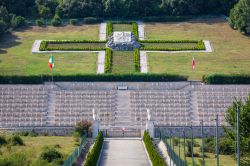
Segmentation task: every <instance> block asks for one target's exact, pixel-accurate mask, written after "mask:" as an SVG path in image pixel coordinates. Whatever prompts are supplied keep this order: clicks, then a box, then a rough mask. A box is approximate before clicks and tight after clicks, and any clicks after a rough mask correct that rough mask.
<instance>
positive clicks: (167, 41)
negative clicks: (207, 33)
mask: <svg viewBox="0 0 250 166" xmlns="http://www.w3.org/2000/svg"><path fill="white" fill-rule="evenodd" d="M199 42H202V43H203V41H200V40H140V43H199Z"/></svg>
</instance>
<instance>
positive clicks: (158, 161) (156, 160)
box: [143, 131, 166, 166]
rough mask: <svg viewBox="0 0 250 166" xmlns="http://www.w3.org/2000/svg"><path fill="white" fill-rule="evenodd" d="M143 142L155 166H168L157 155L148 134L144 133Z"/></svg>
mask: <svg viewBox="0 0 250 166" xmlns="http://www.w3.org/2000/svg"><path fill="white" fill-rule="evenodd" d="M143 141H144V144H145V146H146V149H147V152H148V155H149V158H150V160H151V162H152V164H153V166H166V163H165V161H164V159H163V158H162V157H161V156H160V155H159V154H158V153H157V150H156V149H155V146H154V144H153V142H152V140H151V138H150V135H149V133H148V132H146V131H145V132H144V136H143Z"/></svg>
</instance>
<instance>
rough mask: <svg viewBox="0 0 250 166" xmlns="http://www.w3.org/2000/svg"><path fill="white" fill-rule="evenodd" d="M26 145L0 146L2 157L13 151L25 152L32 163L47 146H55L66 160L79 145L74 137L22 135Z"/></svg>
mask: <svg viewBox="0 0 250 166" xmlns="http://www.w3.org/2000/svg"><path fill="white" fill-rule="evenodd" d="M22 139H23V141H24V143H25V146H11V148H8V147H6V146H0V150H1V155H0V157H1V158H5V157H8V156H10V155H11V154H13V153H24V154H25V156H26V157H27V159H28V161H29V162H30V163H32V162H33V161H36V160H37V159H39V157H40V154H41V152H42V151H43V149H44V148H45V147H46V146H47V147H48V146H49V147H55V146H59V148H56V150H58V151H59V152H61V153H62V154H63V156H64V159H65V160H66V159H67V158H68V157H69V155H71V153H72V152H73V151H74V149H75V148H76V147H77V145H76V141H75V139H74V138H73V137H59V136H38V137H30V136H27V137H22Z"/></svg>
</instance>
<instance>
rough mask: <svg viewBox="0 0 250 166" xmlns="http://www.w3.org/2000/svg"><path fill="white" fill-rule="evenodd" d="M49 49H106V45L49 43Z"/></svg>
mask: <svg viewBox="0 0 250 166" xmlns="http://www.w3.org/2000/svg"><path fill="white" fill-rule="evenodd" d="M47 49H50V50H61V49H65V50H69V49H70V50H74V49H77V50H78V49H83V50H85V49H90V50H92V49H103V50H105V49H106V43H48V45H47Z"/></svg>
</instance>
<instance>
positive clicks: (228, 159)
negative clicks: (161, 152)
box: [174, 139, 236, 166]
mask: <svg viewBox="0 0 250 166" xmlns="http://www.w3.org/2000/svg"><path fill="white" fill-rule="evenodd" d="M194 140H195V141H196V142H197V143H198V144H199V147H194V154H199V156H200V157H195V158H194V161H195V163H196V164H195V165H197V164H198V165H201V160H202V157H201V156H202V153H201V139H194ZM186 141H187V140H186ZM187 149H188V147H187V146H186V152H187ZM174 150H175V153H176V154H177V155H178V154H179V148H178V145H177V146H174ZM180 154H181V155H180V156H181V159H183V160H184V140H183V139H181V146H180ZM205 156H206V157H205V165H209V166H216V154H215V153H206V152H205ZM219 158H220V165H223V166H234V165H236V161H235V160H234V158H233V156H232V155H221V154H220V157H219ZM186 160H187V163H188V165H189V166H191V165H192V157H186Z"/></svg>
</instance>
